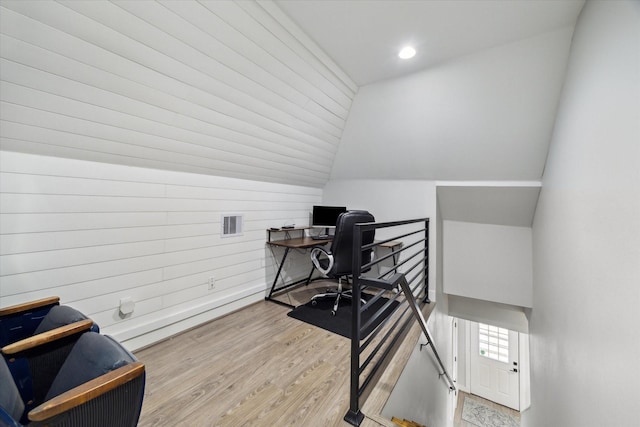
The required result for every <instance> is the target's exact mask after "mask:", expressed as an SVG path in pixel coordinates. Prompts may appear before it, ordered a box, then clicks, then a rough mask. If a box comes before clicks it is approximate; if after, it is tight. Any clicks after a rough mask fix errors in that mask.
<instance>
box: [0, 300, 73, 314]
mask: <svg viewBox="0 0 640 427" xmlns="http://www.w3.org/2000/svg"><path fill="white" fill-rule="evenodd" d="M58 302H60V298H59V297H48V298H42V299H38V300H34V301H28V302H24V303H22V304H16V305H11V306H9V307H4V308H0V317H2V316H7V315H10V314H16V313H20V312H22V311H29V310H33V309H34V308H39V307H45V306H47V305H53V304H57V303H58Z"/></svg>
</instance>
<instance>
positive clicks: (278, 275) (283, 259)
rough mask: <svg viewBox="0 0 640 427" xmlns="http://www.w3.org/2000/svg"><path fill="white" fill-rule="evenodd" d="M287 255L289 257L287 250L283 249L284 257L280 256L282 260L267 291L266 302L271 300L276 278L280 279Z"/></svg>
mask: <svg viewBox="0 0 640 427" xmlns="http://www.w3.org/2000/svg"><path fill="white" fill-rule="evenodd" d="M287 255H289V248H288V247H287V248H285V249H284V255H282V260H281V261H280V265H279V266H278V272H277V273H276V277H274V278H273V285H271V290H270V291H269V295H268V296H267V297H266V298H265V299H267V300H271V295H272V294H273V290H274V289H275V288H276V284H277V283H278V278H279V277H280V273H281V272H282V267H284V262H285V261H286V260H287Z"/></svg>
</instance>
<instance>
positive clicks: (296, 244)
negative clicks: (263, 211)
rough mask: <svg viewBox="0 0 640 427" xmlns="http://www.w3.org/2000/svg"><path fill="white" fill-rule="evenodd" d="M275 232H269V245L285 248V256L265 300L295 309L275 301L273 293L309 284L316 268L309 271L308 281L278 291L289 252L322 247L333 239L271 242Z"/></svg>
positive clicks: (297, 238) (298, 282) (296, 238)
mask: <svg viewBox="0 0 640 427" xmlns="http://www.w3.org/2000/svg"><path fill="white" fill-rule="evenodd" d="M273 231H275V230H269V240H268V241H267V244H268V245H271V246H278V247H281V248H284V255H282V260H280V265H279V266H278V272H277V273H276V277H274V278H273V284H272V285H271V290H270V291H269V294H268V295H267V296H266V297H265V300H267V301H273V302H276V303H278V304H282V305H286V306H288V307H293V306H292V305H291V304H287V303H284V302H282V301H278V300H275V299H273V298H272V296H273V293H274V292H280V291H282V290H284V289H289V288H291V287H292V286H296V285H299V284H300V283H303V282H306V283H307V284H308V283H309V281H310V280H311V275H312V274H313V269H314V267H313V266H311V271H309V275H308V276H307V278H306V279H300V280H296V281H295V282H292V283H288V284H285V285H283V286H281V287H279V288H277V289H276V285H277V283H278V279H279V278H280V273H281V272H282V267H283V266H284V263H285V261H286V260H287V255H289V251H290V250H291V249H308V248H312V247H314V246H322V245H325V244H327V243H329V242H331V239H321V240H316V239H312V238H311V237H308V236H305V235H303V236H302V237H295V238H293V239H284V240H271V233H272V232H273ZM279 231H280V230H279ZM281 231H288V230H281ZM303 233H304V231H303Z"/></svg>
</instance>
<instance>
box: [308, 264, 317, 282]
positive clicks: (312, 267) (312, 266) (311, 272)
mask: <svg viewBox="0 0 640 427" xmlns="http://www.w3.org/2000/svg"><path fill="white" fill-rule="evenodd" d="M315 269H316V266H315V265H313V263H312V264H311V271H310V272H309V276H307V283H305V286H309V283H310V282H311V276H313V270H315Z"/></svg>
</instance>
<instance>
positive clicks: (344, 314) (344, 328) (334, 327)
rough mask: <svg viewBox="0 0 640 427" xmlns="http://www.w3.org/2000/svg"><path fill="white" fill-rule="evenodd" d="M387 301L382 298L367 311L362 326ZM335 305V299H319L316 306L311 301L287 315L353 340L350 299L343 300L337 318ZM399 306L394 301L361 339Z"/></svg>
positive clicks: (363, 333) (363, 316)
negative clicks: (332, 311) (332, 312)
mask: <svg viewBox="0 0 640 427" xmlns="http://www.w3.org/2000/svg"><path fill="white" fill-rule="evenodd" d="M387 301H388V300H387V299H386V298H380V299H379V300H377V301H376V302H375V303H373V305H372V306H371V307H370V308H368V309H367V310H365V311H364V312H363V313H362V316H361V325H364V324H366V323H367V322H368V321H369V319H370V318H371V317H372V316H373V315H374V314H375V313H376V311H378V310H379V309H380V308H381V307H382V306H383V305H385V304H386V303H387ZM333 303H334V299H333V298H325V299H319V300H318V303H317V304H316V305H313V304H311V301H309V302H308V303H306V304H304V305H300V306H298V307H296V308H294V309H293V310H291V311H290V312H289V313H287V315H288V316H289V317H293V318H294V319H298V320H301V321H303V322H306V323H309V324H311V325H314V326H317V327H319V328H322V329H325V330H327V331H329V332H333V333H335V334H338V335H342V336H343V337H345V338H349V339H351V301H350V300H348V299H343V300H341V301H340V306H339V307H338V312H337V313H336V315H335V316H332V315H331V310H332V309H333ZM397 305H398V302H397V301H393V303H391V304H390V305H389V307H388V308H387V309H386V310H385V311H384V313H383V315H382V316H380V318H379V319H378V321H377V322H374V323H373V324H372V325H371V326H369V327H368V328H367V330H365V331H362V332H361V338H362V337H366V336H367V335H369V334H370V333H371V332H372V331H373V330H374V329H375V328H376V326H378V325H379V324H380V322H382V321H383V320H384V319H385V318H386V317H387V316H390V315H391V313H393V311H394V310H395V308H396V307H397Z"/></svg>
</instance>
